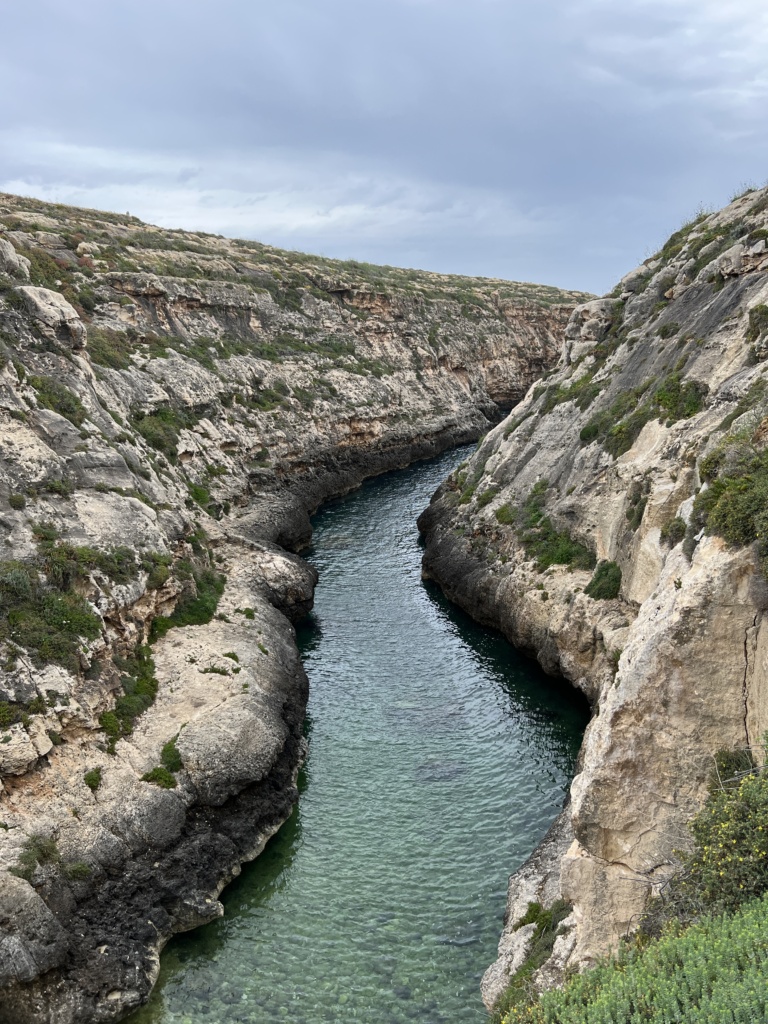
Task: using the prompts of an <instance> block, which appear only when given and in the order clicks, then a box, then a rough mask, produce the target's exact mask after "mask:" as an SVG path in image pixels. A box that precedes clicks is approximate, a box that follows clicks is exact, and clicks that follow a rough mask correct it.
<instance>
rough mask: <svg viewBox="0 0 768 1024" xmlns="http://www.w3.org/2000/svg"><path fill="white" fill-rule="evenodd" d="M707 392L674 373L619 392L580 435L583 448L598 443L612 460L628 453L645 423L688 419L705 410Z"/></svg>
mask: <svg viewBox="0 0 768 1024" xmlns="http://www.w3.org/2000/svg"><path fill="white" fill-rule="evenodd" d="M707 392H708V388H707V386H706V384H702V383H700V382H699V381H696V380H688V381H685V380H683V378H682V376H681V372H680V371H679V370H674V371H673V372H672V373H669V374H668V375H667V376H666V377H664V378H663V379H662V380H660V381H656V380H654V379H653V378H651V379H649V380H647V381H645V382H644V383H643V384H641V385H640V386H639V387H637V388H630V389H629V390H627V391H624V392H622V393H621V394H620V395H619V396H618V397H617V398H615V399H614V401H613V402H612V403H611V405H610V406H608V407H607V408H606V409H603V410H602V411H601V412H599V413H598V414H597V415H596V416H594V417H593V418H592V419H591V420H590V421H589V422H588V423H587V424H585V426H584V427H582V429H581V432H580V434H579V436H580V438H581V442H582V444H590V443H591V442H592V441H598V442H599V443H600V444H601V445H602V447H603V448H604V449H605V451H607V452H609V453H610V454H611V455H613V456H614V458H618V457H619V456H620V455H623V454H624V452H627V451H629V449H630V448H631V447H632V445H633V444H634V443H635V441H636V440H637V438H638V437H639V436H640V432H641V431H642V429H643V427H644V426H645V425H646V423H649V422H650V421H651V420H653V419H665V420H666V422H667V423H668V424H671V423H675V422H677V421H678V420H681V419H690V418H691V416H695V415H696V413H698V412H700V411H701V410H702V409H703V408H704V400H705V398H706V395H707Z"/></svg>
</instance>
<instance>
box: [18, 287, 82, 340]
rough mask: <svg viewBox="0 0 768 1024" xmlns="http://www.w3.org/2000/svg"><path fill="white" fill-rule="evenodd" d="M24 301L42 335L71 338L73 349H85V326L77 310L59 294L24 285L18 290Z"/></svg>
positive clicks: (46, 289)
mask: <svg viewBox="0 0 768 1024" xmlns="http://www.w3.org/2000/svg"><path fill="white" fill-rule="evenodd" d="M17 291H18V293H19V295H20V296H21V297H22V298H23V299H24V301H25V303H26V305H27V309H28V310H29V313H30V316H31V317H32V318H33V319H34V320H35V321H36V323H37V326H38V330H39V331H40V333H41V334H43V335H46V336H48V337H50V338H52V339H56V338H57V337H58V336H59V335H60V334H64V335H66V336H68V337H69V339H70V340H71V343H72V348H73V349H81V348H84V347H85V342H86V335H85V326H84V324H83V322H82V320H81V319H80V317H79V316H78V314H77V310H76V309H75V308H74V307H73V306H71V305H70V303H69V302H67V300H66V299H65V298H64V296H63V295H61V294H59V292H52V291H51V290H50V289H48V288H35V287H33V286H32V285H23V286H22V287H20V288H17Z"/></svg>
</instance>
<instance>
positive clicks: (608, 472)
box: [420, 190, 768, 998]
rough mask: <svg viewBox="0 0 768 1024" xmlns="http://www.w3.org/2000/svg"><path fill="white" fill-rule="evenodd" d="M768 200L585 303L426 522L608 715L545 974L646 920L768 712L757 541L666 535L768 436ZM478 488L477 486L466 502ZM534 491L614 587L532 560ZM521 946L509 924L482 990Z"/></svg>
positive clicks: (574, 803)
mask: <svg viewBox="0 0 768 1024" xmlns="http://www.w3.org/2000/svg"><path fill="white" fill-rule="evenodd" d="M767 197H768V190H763V191H761V192H758V193H754V194H750V195H748V196H746V197H743V198H742V199H739V200H736V201H735V202H734V203H733V204H731V206H729V207H727V208H726V209H724V210H722V211H720V212H719V213H717V214H713V215H710V216H708V217H706V218H705V219H704V220H702V221H701V222H698V223H696V224H694V225H692V226H691V228H690V229H689V233H688V235H687V237H686V238H683V240H682V242H681V243H680V244H679V245H678V246H676V247H673V248H672V249H671V253H670V251H669V250H667V251H666V252H662V254H660V255H659V256H657V257H655V258H654V259H652V260H649V261H647V262H646V263H645V264H644V265H643V266H641V267H640V268H638V269H637V270H636V271H633V272H632V273H631V274H629V275H627V276H626V277H625V278H624V279H623V280H622V282H621V287H620V288H619V289H618V290H617V291H618V292H619V293H620V298H619V299H615V298H607V299H605V300H600V301H593V302H589V303H587V304H585V305H584V306H582V307H580V308H577V309H576V310H575V311H574V313H573V316H572V318H571V321H570V323H569V325H568V327H567V329H566V332H565V336H566V340H565V345H564V349H563V354H562V359H561V363H560V366H559V367H558V370H557V371H556V373H555V374H554V375H552V376H551V377H550V378H549V379H548V380H547V382H546V385H539V386H537V387H536V388H532V389H531V391H529V393H528V394H527V396H526V397H525V399H524V400H523V402H521V404H520V405H519V406H518V407H517V408H516V409H515V410H514V412H513V413H512V414H511V416H510V417H509V419H508V420H507V421H506V422H505V423H502V424H500V425H499V426H498V427H496V428H495V429H494V430H492V431H491V433H490V434H489V435H488V437H487V438H486V439H485V440H484V441H483V443H482V444H481V446H480V448H479V450H478V452H477V453H476V454H475V455H474V456H473V457H472V459H471V460H470V461H469V464H468V466H467V467H466V470H465V471H464V472H465V476H463V477H462V478H460V479H459V478H458V476H457V475H455V476H454V477H453V478H452V479H450V480H449V481H447V482H446V484H445V485H443V487H442V488H441V489H440V490H439V491H438V494H437V495H436V496H435V498H434V499H433V502H432V505H431V506H430V508H429V509H428V510H426V511H425V512H424V514H423V515H422V517H421V519H420V526H421V529H422V531H423V532H424V533H425V534H426V537H427V549H426V553H425V559H424V571H425V574H427V575H429V576H431V577H432V578H434V579H436V580H438V581H439V582H440V583H441V585H442V586H443V588H444V589H445V591H446V593H447V594H448V595H449V596H451V597H452V598H454V599H455V600H457V601H458V602H459V603H461V604H462V605H463V607H465V608H466V609H467V610H468V611H470V612H471V614H473V615H475V616H476V617H477V618H478V619H480V620H481V621H484V622H489V623H491V624H493V625H496V626H497V627H498V628H500V629H501V630H502V631H503V632H504V633H505V634H506V635H507V636H508V637H509V638H510V639H511V640H512V642H513V643H515V644H517V645H520V646H524V647H526V648H527V649H529V650H530V651H532V652H533V653H535V654H536V656H537V657H538V659H539V661H540V662H541V664H542V665H543V666H544V668H545V669H546V670H547V671H550V672H552V673H555V674H560V675H563V676H565V677H566V678H567V679H569V680H571V681H572V682H573V683H574V685H576V686H578V687H579V688H580V689H582V690H583V691H584V692H585V693H586V694H587V695H588V696H589V698H590V700H591V701H592V703H593V705H594V708H595V715H594V718H593V720H592V722H591V724H590V726H589V728H588V729H587V733H586V736H585V739H584V744H583V748H582V752H581V755H580V762H579V773H578V775H577V776H576V778H575V779H574V781H573V784H572V787H571V798H572V800H571V808H570V816H571V826H572V829H573V836H574V841H573V843H572V844H571V846H570V847H569V849H568V850H567V852H564V851H562V850H555V849H554V848H551V849H550V852H549V855H548V856H549V862H550V863H549V868H548V870H549V871H550V873H551V876H552V877H557V880H558V886H559V893H558V894H559V895H561V896H562V897H563V898H565V899H566V900H568V901H570V902H572V903H573V906H574V912H573V929H572V930H571V932H569V935H568V938H567V941H564V942H563V943H562V944H561V945H560V946H559V947H558V951H557V956H555V957H553V960H552V961H551V963H550V966H549V967H548V968H547V969H546V970H544V971H543V972H542V973H541V974H540V975H538V979H539V982H540V984H542V985H546V984H550V983H551V981H552V979H553V978H555V979H556V977H557V976H558V975H559V974H561V973H562V969H563V967H564V964H565V963H566V962H567V963H569V964H571V965H572V966H580V965H583V964H586V963H590V962H592V961H593V960H594V959H595V958H596V957H599V956H601V955H603V954H605V953H606V952H608V951H609V950H610V949H612V948H614V947H615V945H616V943H617V941H618V939H619V938H620V936H622V935H624V934H626V932H627V931H628V930H631V929H632V928H633V927H634V926H635V925H636V923H637V921H638V916H639V915H640V914H641V913H642V910H643V907H644V905H645V903H646V900H647V897H648V895H649V893H651V892H652V891H653V889H654V887H655V886H656V885H657V884H658V883H660V882H661V881H662V880H664V879H665V878H667V877H668V876H669V874H670V872H671V871H672V870H673V869H674V857H673V850H674V849H675V848H680V847H681V846H683V845H684V844H685V843H686V841H687V839H686V827H685V826H686V823H687V821H688V820H689V819H690V817H691V816H692V815H693V814H694V813H695V812H696V811H697V810H698V809H699V808H700V807H701V805H702V803H703V801H704V799H705V796H706V792H707V782H708V778H709V775H710V772H711V769H712V765H713V760H712V758H713V755H714V754H715V752H716V751H718V750H720V749H722V748H729V749H734V748H741V747H744V746H750V745H752V746H755V745H758V744H760V742H761V740H762V737H763V735H764V733H765V730H766V725H768V696H767V695H768V655H767V654H766V651H768V639H766V636H767V634H766V626H765V621H766V609H768V584H766V581H765V577H764V575H763V571H762V568H761V564H760V561H759V558H758V552H757V551H756V550H755V549H754V546H752V547H741V548H738V547H736V548H731V547H729V546H728V545H727V544H725V543H724V541H722V540H721V539H720V538H718V537H715V536H704V535H703V533H702V532H701V531H699V527H696V528H695V529H694V528H693V527H691V529H690V530H689V535H688V537H687V539H686V541H685V545H683V543H682V542H681V540H680V533H679V532H678V533H677V534H676V536H675V538H674V542H670V541H665V539H664V531H665V529H666V528H668V527H669V525H670V524H671V523H672V522H673V520H675V519H676V518H680V519H682V520H683V523H684V524H685V523H687V522H689V521H690V519H691V514H692V509H693V502H694V498H695V496H696V495H697V494H698V493H700V491H701V490H705V489H706V488H707V487H708V486H709V485H708V484H707V482H706V481H705V480H704V479H703V474H702V469H701V467H702V460H703V458H704V457H705V456H706V455H707V454H709V453H710V452H712V451H713V450H715V449H716V448H717V446H718V445H719V444H721V442H723V443H724V442H725V441H726V439H727V438H730V439H731V440H730V442H728V443H730V444H731V445H738V443H739V441H738V438H741V439H742V440H741V443H742V444H747V445H751V446H752V447H751V448H750V449H749V450H750V451H753V452H754V451H757V452H761V451H763V450H764V449H765V443H766V434H765V431H764V429H763V427H762V424H763V422H764V420H765V416H766V411H767V410H766V408H765V399H764V397H763V394H764V389H765V387H766V385H768V372H767V371H766V366H765V363H763V362H762V361H761V360H762V355H761V353H762V351H763V350H762V349H761V347H760V346H761V344H763V341H764V336H765V334H766V331H765V330H764V328H761V327H759V326H757V327H756V323H757V324H759V322H760V321H759V316H758V317H757V318H756V317H755V316H754V315H751V314H752V311H754V310H755V308H756V307H759V306H763V305H764V304H765V303H766V300H768V273H767V272H766V271H767V270H768V266H763V263H762V257H763V252H762V250H760V252H752V249H753V246H752V245H750V244H748V236H749V235H750V233H751V232H753V231H761V230H764V229H765V226H766V211H765V209H763V207H765V205H766V204H765V200H766V198H767ZM704 232H707V236H706V237H710V236H711V237H712V238H713V240H712V241H711V242H709V243H708V244H707V245H706V246H703V247H699V251H698V252H697V253H696V257H695V259H694V258H693V257H692V256H690V255H689V252H690V251H691V249H689V247H691V248H692V247H693V246H695V245H697V240H698V239H699V238H700V237H701V235H702V233H704ZM759 312H760V311H759V310H758V314H759ZM752 345H754V348H753V349H752V350H750V346H752ZM661 385H663V386H664V387H665V388H667V389H672V391H675V389H678V388H679V389H680V392H678V391H675V394H678V393H682V391H683V390H684V389H688V390H687V392H686V393H688V394H697V395H699V396H704V397H703V398H702V399H701V400H696V401H693V402H692V405H691V408H690V409H689V410H679V409H678V408H677V406H676V405H675V401H676V399H675V400H673V401H670V403H669V404H668V405H667V406H666V407H665V406H664V405H663V404H662V405H658V404H657V406H656V407H655V413H654V410H653V407H651V406H650V405H649V406H648V411H647V412H645V413H643V411H642V410H643V406H644V404H645V403H649V402H650V401H651V396H653V395H654V393H658V392H657V389H658V388H659V387H660V386H661ZM694 389H695V390H694ZM665 393H666V394H669V393H671V392H670V391H667V392H665ZM627 397H629V398H630V401H629V402H625V400H626V398H627ZM665 401H666V399H665ZM622 403H625V404H623V406H622ZM738 403H742V404H741V405H739V404H738ZM638 411H639V412H638ZM640 414H642V417H641V418H639V419H637V420H635V423H634V424H633V423H632V422H631V420H630V417H631V416H632V415H635V416H640ZM729 414H732V415H730V416H729ZM600 416H603V417H604V419H603V421H602V426H601V421H600V420H599V417H600ZM644 420H647V422H644ZM618 421H621V426H617V422H618ZM630 428H631V431H632V432H631V433H629V434H628V435H627V442H626V443H625V444H623V445H621V446H619V445H618V444H616V440H617V439H618V438H620V437H621V436H622V435H621V434H620V433H619V431H620V430H624V429H627V430H629V429H630ZM601 431H602V435H606V434H607V439H606V441H605V442H603V441H601V436H602V435H601ZM611 431H613V432H612V433H611ZM614 444H616V448H615V449H613V450H614V451H617V452H618V454H612V453H611V452H612V445H614ZM736 450H737V449H736V448H734V449H733V452H732V455H731V456H730V457H732V458H735V454H734V453H735V452H736ZM468 481H471V483H472V489H473V495H474V496H472V495H468V494H466V492H465V498H464V499H462V502H460V501H459V496H460V494H461V493H462V489H463V488H465V487H466V486H467V483H468ZM537 484H539V486H540V487H543V489H544V490H543V494H544V509H543V511H544V513H545V514H546V516H547V517H548V519H549V521H550V522H551V524H552V526H553V528H554V529H556V530H559V531H567V532H568V533H569V534H570V535H571V537H572V538H573V539H574V540H578V541H579V542H581V543H582V544H583V545H585V546H586V547H587V548H588V549H589V550H590V551H591V552H592V553H593V554H594V556H595V557H596V559H597V560H601V559H605V560H609V561H615V562H616V563H617V564H618V566H619V567H620V568H621V572H622V580H621V588H620V593H619V595H618V597H617V598H615V599H613V600H593V599H591V598H589V597H587V596H586V595H585V594H584V593H583V591H584V587H585V585H586V584H587V582H588V580H589V579H590V575H591V574H590V573H587V572H583V571H574V572H569V571H568V569H567V568H566V567H564V566H556V565H555V566H552V567H551V568H549V569H547V570H546V571H545V572H543V573H540V572H539V571H537V569H536V566H535V563H534V562H533V561H532V560H531V559H530V558H529V556H528V555H527V554H526V552H525V549H524V546H523V544H522V543H521V537H520V533H521V532H522V530H521V528H520V527H516V526H515V524H514V523H512V524H510V522H509V520H510V514H509V510H510V509H515V508H519V507H520V506H521V504H522V503H523V502H524V501H525V500H526V498H527V497H528V496H529V495H530V493H531V491H532V489H533V487H534V486H535V485H537ZM478 495H485V496H488V500H484V501H483V502H478V501H477V496H478ZM501 509H505V511H504V512H501V513H500V518H498V517H497V515H496V513H497V512H499V511H500V510H501ZM757 749H758V750H759V749H760V748H759V747H758V748H757ZM540 856H541V857H543V858H544V859H545V860H546V859H547V850H546V848H542V850H541V851H540ZM518 884H519V883H518V881H517V880H516V879H515V878H513V881H512V887H511V889H510V894H511V896H512V894H514V893H515V892H516V891H517V889H516V886H517V885H518ZM521 941H522V940H520V939H519V938H516V937H515V933H514V932H513V933H510V932H509V928H508V927H507V929H505V936H504V938H503V940H502V947H501V948H500V954H501V955H500V961H499V963H497V965H495V967H494V968H493V970H492V972H491V975H489V981H488V983H487V986H486V987H487V992H488V995H489V996H491V997H492V996H493V995H494V994H495V993H496V992H497V991H498V986H499V984H500V983H501V980H502V979H503V977H504V976H505V975H506V974H508V972H509V970H510V969H511V965H512V964H513V963H514V962H516V961H515V960H514V957H515V956H517V945H516V943H520V942H521ZM487 998H488V996H487Z"/></svg>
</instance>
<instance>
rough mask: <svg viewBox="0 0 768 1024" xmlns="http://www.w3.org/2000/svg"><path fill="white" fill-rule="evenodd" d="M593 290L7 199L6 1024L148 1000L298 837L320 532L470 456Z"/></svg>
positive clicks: (1, 745)
mask: <svg viewBox="0 0 768 1024" xmlns="http://www.w3.org/2000/svg"><path fill="white" fill-rule="evenodd" d="M583 298H584V296H583V295H578V294H573V293H567V292H560V291H558V290H556V289H548V288H544V287H542V286H537V285H517V284H513V283H509V282H501V281H489V280H485V279H470V278H457V277H449V276H444V275H436V274H427V273H422V272H418V271H398V270H394V269H392V268H386V267H384V268H380V267H372V266H369V265H367V264H358V263H353V262H348V263H340V262H337V261H333V260H327V259H321V258H319V257H318V258H315V257H309V256H303V255H301V254H298V253H286V252H282V251H280V250H277V249H273V248H270V247H268V246H264V245H261V244H259V243H255V242H247V241H232V240H228V239H224V238H221V237H218V236H211V235H202V234H192V233H184V232H178V231H167V230H163V229H160V228H155V227H152V226H148V225H145V224H142V223H141V222H139V221H138V220H136V219H135V218H131V217H128V216H125V217H123V216H119V215H115V214H105V213H101V212H97V211H86V210H77V209H73V208H69V207H63V206H55V205H48V204H43V203H39V202H36V201H34V200H29V199H23V198H19V197H14V196H9V195H0V465H2V474H0V542H1V543H2V545H3V550H4V554H3V557H2V560H0V666H1V668H0V1020H2V1021H8V1022H10V1021H13V1022H14V1024H43V1022H48V1024H74V1022H78V1024H87V1022H90V1021H107V1020H112V1019H117V1018H118V1017H120V1016H122V1015H124V1014H125V1013H127V1012H128V1011H129V1010H130V1009H132V1008H133V1007H135V1006H136V1005H138V1004H140V1003H141V1002H142V1001H144V1000H145V999H146V997H147V995H148V993H149V991H150V989H151V986H152V985H153V983H154V981H155V979H156V977H157V971H158V960H159V952H160V950H161V949H162V946H163V945H164V943H165V942H166V941H167V940H168V938H169V937H170V936H171V935H172V934H173V933H174V932H176V931H180V930H183V929H187V928H191V927H194V926H196V925H197V924H200V923H202V922H205V921H209V920H212V919H213V918H215V917H216V916H218V915H220V914H221V913H222V912H223V911H222V906H221V904H220V903H219V902H218V899H217V896H218V894H219V892H220V890H221V888H222V887H223V886H224V885H225V884H226V883H227V882H228V881H229V880H230V879H231V878H232V877H233V876H234V875H236V874H237V873H238V872H239V870H240V864H241V863H243V862H244V861H246V860H250V859H252V858H253V857H254V856H256V855H257V854H258V853H259V851H260V850H261V849H262V848H263V846H264V844H265V842H266V841H267V839H268V838H269V836H270V835H272V834H273V833H274V832H275V830H276V829H277V828H279V826H280V824H281V823H282V822H283V821H284V820H285V818H286V817H287V816H288V814H289V813H290V810H291V806H292V804H293V802H294V800H295V799H296V776H297V771H298V768H299V766H300V764H301V761H302V758H303V756H304V754H305V741H304V739H303V736H302V723H303V718H304V710H305V704H306V698H307V681H306V677H305V675H304V672H303V669H302V667H301V664H300V661H299V658H298V654H297V651H296V646H295V635H294V631H293V627H292V625H291V622H292V621H293V622H295V621H298V619H300V618H301V617H302V616H304V615H305V614H306V613H307V612H308V611H309V610H310V609H311V607H312V596H313V590H314V585H315V582H316V578H315V574H314V571H313V570H312V569H311V567H310V566H309V565H307V563H305V562H303V561H302V560H301V559H300V558H299V557H298V556H297V555H295V554H292V553H291V552H292V551H296V550H298V549H300V548H301V547H302V546H304V545H306V544H307V543H308V541H309V538H310V536H311V528H310V524H309V513H310V512H311V511H312V510H313V509H315V508H316V507H317V505H318V504H319V503H320V502H321V501H323V500H324V499H325V498H327V497H329V496H330V495H333V494H340V493H344V492H345V491H347V490H349V489H350V488H352V487H355V486H357V485H358V484H359V483H360V481H361V480H362V479H364V478H365V477H367V476H371V475H373V474H375V473H378V472H382V471H385V470H388V469H393V468H396V467H399V466H404V465H406V464H408V463H409V462H412V461H414V460H415V459H419V458H424V457H427V456H429V455H432V454H436V453H437V452H439V451H441V450H443V449H444V448H446V447H448V446H450V445H453V444H456V443H459V442H463V441H467V440H472V439H476V438H477V437H478V436H479V435H480V434H481V433H482V432H483V431H484V430H487V429H488V427H489V426H491V425H492V423H493V422H496V421H497V420H498V419H499V417H500V415H501V413H500V411H499V410H500V409H504V408H509V407H510V406H511V405H512V404H514V403H515V402H517V401H518V400H519V399H520V398H522V397H523V395H525V393H526V392H527V391H528V388H529V386H530V384H531V383H532V382H533V381H534V380H536V379H537V378H538V377H540V376H541V374H542V373H543V372H544V371H545V370H546V369H547V368H548V367H550V366H551V365H553V363H554V362H555V361H556V359H557V355H558V352H559V338H560V336H561V334H562V331H563V329H564V327H565V324H566V323H567V320H568V316H569V314H570V311H571V309H572V308H573V306H574V305H575V303H576V302H577V301H581V300H582V299H583Z"/></svg>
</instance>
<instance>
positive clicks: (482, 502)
mask: <svg viewBox="0 0 768 1024" xmlns="http://www.w3.org/2000/svg"><path fill="white" fill-rule="evenodd" d="M498 493H499V488H498V487H489V488H488V490H486V491H481V493H480V494H478V496H477V507H478V508H485V506H486V505H490V503H491V502H492V501H493V499H494V498H495V497H496V495H497V494H498Z"/></svg>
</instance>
